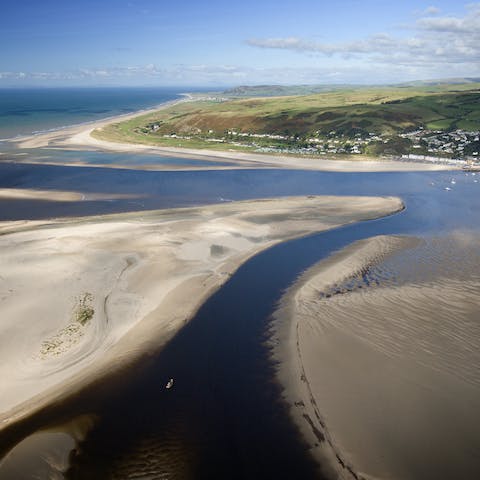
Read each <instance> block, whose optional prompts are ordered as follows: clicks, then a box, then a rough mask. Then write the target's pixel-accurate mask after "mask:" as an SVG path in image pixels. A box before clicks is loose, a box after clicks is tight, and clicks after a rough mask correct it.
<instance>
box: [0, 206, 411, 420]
mask: <svg viewBox="0 0 480 480" xmlns="http://www.w3.org/2000/svg"><path fill="white" fill-rule="evenodd" d="M402 208H403V205H402V203H401V201H400V200H399V199H397V198H393V197H387V198H374V197H294V198H286V199H279V200H278V199H270V200H258V201H245V202H236V203H223V204H220V205H209V206H207V207H198V208H182V209H172V210H163V211H153V212H141V213H128V214H120V215H110V216H103V217H90V218H83V219H67V220H59V221H51V222H5V223H3V224H1V226H0V252H1V254H0V271H1V276H0V302H1V303H0V305H1V311H2V315H1V322H0V345H1V349H0V376H1V378H2V386H1V390H2V391H1V394H0V428H4V427H6V426H8V425H9V424H11V423H12V422H14V421H15V420H16V419H20V418H22V417H24V416H26V415H28V414H29V413H31V412H33V411H35V410H37V409H39V408H41V407H42V406H44V405H47V404H49V403H50V402H52V401H53V400H59V399H61V398H63V397H65V396H67V395H70V394H73V393H74V392H75V391H78V390H79V389H81V388H82V387H84V386H85V385H88V384H89V383H90V382H92V381H93V380H95V379H98V378H99V377H101V376H102V375H105V374H106V372H112V371H113V370H115V369H119V368H122V366H125V365H126V364H127V363H129V362H131V361H132V360H133V359H135V358H137V357H138V356H140V355H142V354H145V353H146V352H149V351H152V350H156V349H159V348H160V347H161V346H162V345H163V344H165V343H166V342H167V341H168V340H169V339H170V338H171V337H172V336H173V335H174V334H175V332H177V331H178V330H179V329H180V328H181V326H182V325H183V324H185V322H187V321H188V320H189V319H190V318H191V317H192V316H193V315H194V313H195V311H196V310H197V309H198V308H199V306H200V305H201V304H202V303H203V302H204V301H205V300H206V299H207V298H208V297H209V296H210V295H211V294H212V293H213V291H215V290H216V289H218V288H219V286H220V285H222V284H223V283H224V282H225V281H226V280H227V279H228V278H229V277H230V275H231V274H232V273H233V272H234V271H235V270H236V269H237V268H238V267H239V265H240V264H241V263H243V262H244V261H245V260H246V259H247V258H249V257H251V256H252V255H254V254H256V253H257V252H259V251H261V250H262V249H265V248H267V247H269V246H271V245H273V244H275V243H278V242H280V241H283V240H286V239H289V238H293V237H298V236H303V235H307V234H310V233H313V232H316V231H320V230H324V229H329V228H332V227H335V226H338V225H342V224H346V223H350V222H354V221H358V220H364V219H370V218H376V217H380V216H383V215H386V214H390V213H392V212H395V211H398V210H400V209H402Z"/></svg>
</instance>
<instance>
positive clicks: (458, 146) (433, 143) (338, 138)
mask: <svg viewBox="0 0 480 480" xmlns="http://www.w3.org/2000/svg"><path fill="white" fill-rule="evenodd" d="M147 128H148V130H149V132H151V133H154V132H156V131H157V130H158V129H159V125H158V124H153V125H149V126H148V127H147ZM163 137H164V138H174V139H180V140H191V139H197V140H203V141H205V142H210V143H225V144H229V145H232V146H235V147H238V148H245V149H249V150H253V151H255V152H259V153H278V154H297V155H336V154H340V155H341V154H347V155H360V154H370V155H393V156H398V157H401V158H403V159H409V160H417V161H419V160H428V161H438V162H445V161H452V162H454V163H458V162H461V163H464V162H470V163H471V162H474V163H477V162H478V161H480V132H479V131H465V130H461V129H457V130H454V131H443V130H429V129H424V128H422V127H420V128H418V129H416V130H414V131H411V132H405V133H400V134H397V135H379V134H377V133H374V132H365V133H356V134H355V135H353V136H351V135H346V134H344V133H341V132H337V131H330V132H328V133H327V134H324V133H322V132H320V131H318V132H315V134H314V135H307V136H301V135H298V134H294V135H281V134H278V133H254V132H241V131H237V130H227V131H225V132H224V133H223V134H222V135H219V134H218V132H215V131H213V130H208V131H206V132H202V131H201V130H200V129H196V130H195V131H192V132H190V133H189V134H188V135H185V134H177V133H171V134H166V135H163Z"/></svg>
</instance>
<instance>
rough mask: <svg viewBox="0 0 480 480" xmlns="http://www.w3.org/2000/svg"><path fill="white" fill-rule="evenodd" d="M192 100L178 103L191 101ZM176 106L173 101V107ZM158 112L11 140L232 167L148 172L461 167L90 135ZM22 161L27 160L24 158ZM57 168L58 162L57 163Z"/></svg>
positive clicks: (166, 167) (168, 167) (162, 167)
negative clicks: (154, 143) (161, 143)
mask: <svg viewBox="0 0 480 480" xmlns="http://www.w3.org/2000/svg"><path fill="white" fill-rule="evenodd" d="M189 100H190V99H188V98H187V99H183V100H179V102H182V101H189ZM173 103H177V102H170V103H168V105H165V106H163V108H165V107H166V106H170V105H172V104H173ZM156 110H159V108H155V109H152V110H148V111H141V112H137V113H133V114H129V115H123V116H119V117H114V118H109V119H106V120H101V121H98V122H92V123H89V124H84V125H76V126H73V127H68V128H64V129H61V130H56V131H52V132H46V133H42V134H37V135H32V136H28V137H21V138H18V139H13V140H11V141H12V142H13V143H15V144H17V145H18V147H20V148H43V147H49V148H60V149H68V150H92V149H95V150H103V151H113V152H125V153H148V154H151V155H158V156H159V157H162V156H164V157H179V158H191V159H198V160H208V161H210V162H213V163H215V162H219V163H221V162H225V161H228V162H229V163H230V164H231V165H228V166H225V165H221V164H219V165H208V166H180V165H179V166H172V165H164V164H163V165H162V163H161V158H159V164H158V165H151V164H148V165H145V166H142V165H135V166H132V167H130V168H135V169H145V170H162V171H166V170H202V169H208V170H213V169H215V170H225V169H229V170H232V169H247V168H287V169H302V170H319V171H331V172H408V171H429V170H455V169H458V167H452V166H451V165H450V166H449V165H439V164H434V163H420V162H407V161H395V160H385V159H377V158H373V157H372V158H371V159H369V160H331V159H323V158H305V157H293V156H281V155H265V154H260V153H244V152H237V151H217V150H207V149H189V148H177V147H159V146H152V145H140V144H131V143H116V142H110V141H106V140H99V139H97V138H94V137H92V135H91V133H92V132H93V130H95V129H102V128H103V127H104V126H106V125H108V124H111V123H114V122H119V121H124V120H128V119H130V118H133V117H135V116H139V115H144V114H145V113H150V112H153V111H156ZM23 161H28V159H25V160H23ZM56 164H57V165H58V163H56ZM67 164H68V165H70V164H72V165H83V164H81V163H65V165H67ZM91 166H97V167H100V166H103V167H108V168H128V167H127V166H125V165H115V164H106V165H98V164H96V165H91Z"/></svg>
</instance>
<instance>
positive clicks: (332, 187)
mask: <svg viewBox="0 0 480 480" xmlns="http://www.w3.org/2000/svg"><path fill="white" fill-rule="evenodd" d="M99 155H100V157H101V156H102V155H103V154H99ZM478 178H480V176H479V175H477V176H472V175H471V174H465V173H463V172H455V173H453V172H422V173H413V172H412V173H395V174H392V173H363V174H356V173H333V172H310V171H309V172H306V171H290V170H242V171H227V170H225V171H196V172H155V171H141V170H121V169H120V170H119V169H109V168H89V167H63V166H51V165H26V164H7V163H3V164H0V188H8V187H14V188H25V189H28V188H33V189H42V190H45V189H47V190H48V189H51V190H73V191H77V192H82V193H87V194H88V193H111V194H115V193H125V194H131V195H138V197H139V198H137V199H128V200H115V201H82V202H73V203H64V202H39V201H27V200H21V201H20V200H8V201H7V200H0V220H7V219H20V218H22V219H23V218H29V219H38V218H47V217H49V216H70V215H90V214H95V213H97V214H104V213H114V212H122V211H136V210H138V211H141V210H146V209H156V208H168V207H176V206H191V205H199V204H205V203H214V202H221V201H229V200H243V199H249V198H265V197H277V196H289V195H310V194H322V195H324V194H328V195H398V196H401V197H402V198H403V199H405V200H406V201H407V202H408V205H409V208H412V209H415V211H416V212H417V213H416V214H417V215H419V216H421V217H422V225H423V228H424V229H428V228H429V226H431V227H432V228H437V229H438V228H453V225H452V223H458V225H459V226H464V225H465V218H466V217H467V216H469V215H470V216H472V215H474V214H475V213H477V212H478V210H476V209H478V200H477V199H478V198H479V194H480V183H475V180H477V179H478ZM452 179H455V181H456V184H455V185H453V184H451V180H452ZM446 187H448V188H451V190H450V191H447V190H445V188H446ZM140 197H141V198H140ZM465 197H468V198H469V201H468V202H465ZM405 222H406V223H408V222H409V220H408V221H407V220H405ZM407 227H408V225H405V228H407Z"/></svg>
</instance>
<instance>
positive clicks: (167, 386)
mask: <svg viewBox="0 0 480 480" xmlns="http://www.w3.org/2000/svg"><path fill="white" fill-rule="evenodd" d="M172 387H173V378H171V379H170V380H169V381H168V382H167V384H166V385H165V388H166V389H167V390H168V389H170V388H172Z"/></svg>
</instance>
